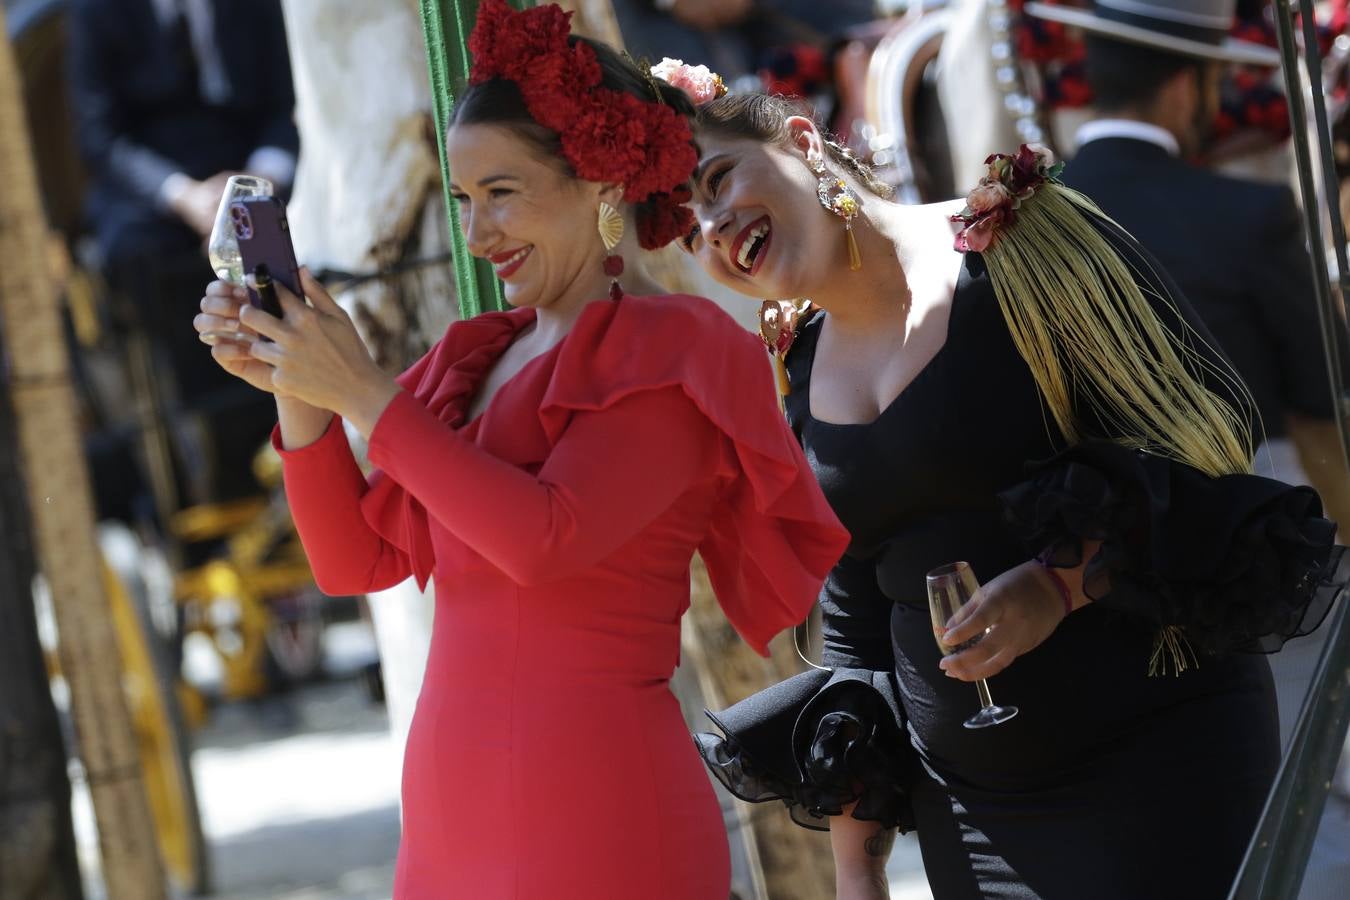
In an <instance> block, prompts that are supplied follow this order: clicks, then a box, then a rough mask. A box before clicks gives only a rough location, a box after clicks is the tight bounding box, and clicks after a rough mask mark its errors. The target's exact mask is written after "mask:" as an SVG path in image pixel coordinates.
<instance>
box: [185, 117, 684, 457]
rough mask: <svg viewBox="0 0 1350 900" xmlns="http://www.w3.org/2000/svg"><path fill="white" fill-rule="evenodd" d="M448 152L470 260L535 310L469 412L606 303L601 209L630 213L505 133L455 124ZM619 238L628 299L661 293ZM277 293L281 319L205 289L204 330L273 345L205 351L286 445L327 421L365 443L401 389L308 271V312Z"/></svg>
mask: <svg viewBox="0 0 1350 900" xmlns="http://www.w3.org/2000/svg"><path fill="white" fill-rule="evenodd" d="M446 152H447V156H448V159H449V162H450V169H451V171H452V172H454V173H455V177H454V180H453V182H452V184H451V186H450V189H451V195H452V197H453V198H454V199H455V201H456V202H457V203H458V204H459V213H460V223H461V227H462V228H463V232H464V237H465V241H466V243H467V245H468V249H469V251H470V252H471V253H472V254H473V255H474V256H477V257H480V258H484V259H488V260H489V261H491V262H492V263H493V266H494V268H495V269H496V270H497V272H498V275H499V277H500V278H501V279H502V281H503V284H504V288H505V295H506V299H507V300H508V301H509V302H510V303H511V304H512V305H513V306H517V307H521V306H528V307H532V308H533V309H535V310H536V313H537V317H536V320H535V322H534V324H533V325H532V326H530V327H528V328H526V329H525V330H524V331H523V332H522V334H521V335H520V337H518V338H517V339H516V341H515V342H514V343H512V345H511V346H510V347H509V348H508V349H507V350H506V352H505V353H504V354H503V355H502V357H501V358H500V359H499V360H498V362H497V364H496V365H495V366H494V367H493V370H492V372H491V373H490V374H489V376H488V378H487V379H486V381H485V383H484V385H483V386H482V388H481V389H480V391H479V393H478V395H477V396H476V397H475V399H474V402H473V404H472V408H471V410H470V415H475V414H476V413H477V412H478V411H481V409H482V408H483V407H485V406H486V405H487V404H488V403H489V402H490V401H491V399H492V397H493V395H494V394H495V392H496V390H497V388H498V387H500V386H501V384H502V383H504V382H505V381H507V380H509V379H510V378H511V376H512V375H514V374H515V373H516V372H518V371H519V370H520V369H521V368H522V367H523V366H524V365H525V364H527V363H528V362H529V361H530V360H531V359H533V358H534V357H536V356H538V355H540V354H541V353H544V352H546V351H547V350H549V349H550V348H551V347H553V346H554V345H555V344H556V343H558V341H560V340H562V339H563V337H564V336H566V334H567V332H568V331H569V330H570V329H571V327H572V325H573V323H575V321H576V319H577V317H578V316H579V315H580V314H581V311H582V309H583V308H584V307H585V306H586V304H588V303H590V302H592V301H594V300H605V299H606V298H607V297H608V293H609V283H610V279H609V277H608V276H607V275H605V273H604V270H603V265H602V264H603V260H604V256H605V249H604V245H603V244H602V243H601V241H600V237H599V234H598V232H597V230H596V222H597V216H598V210H599V205H600V202H601V201H605V202H608V203H610V204H611V205H613V206H615V207H616V208H618V209H620V210H625V211H626V207H625V206H624V204H623V203H622V195H623V189H622V186H621V185H614V184H597V183H594V182H588V181H582V180H580V179H577V178H574V177H571V176H570V175H569V174H568V173H567V172H566V170H565V167H564V165H563V163H562V162H561V161H560V160H558V159H554V158H552V157H549V156H547V155H545V154H543V153H541V152H540V151H539V150H537V149H536V148H535V147H534V146H532V145H531V144H529V143H528V142H526V141H524V140H522V139H521V138H520V137H518V136H517V135H516V134H515V133H513V132H511V131H509V130H507V129H504V128H500V127H497V126H491V125H464V126H457V127H454V128H452V129H450V131H449V133H448V135H447V141H446ZM625 231H626V236H625V239H624V241H623V243H621V244H620V245H619V247H618V248H616V250H615V251H614V252H616V253H620V254H623V255H624V257H625V259H626V260H627V261H628V264H627V270H628V271H627V274H626V275H625V276H624V277H623V278H622V279H621V283H622V284H623V286H624V288H625V290H626V291H629V292H631V293H642V294H650V293H658V292H659V289H658V288H657V287H656V286H655V285H654V284H652V283H651V282H650V281H649V280H648V279H647V278H646V276H645V275H644V274H643V272H642V271H641V267H640V266H638V265H635V262H634V261H635V259H636V257H637V256H638V247H637V241H636V238H635V237H634V236H633V229H632V228H631V227H629V228H627V229H626V230H625ZM277 287H278V294H279V295H280V298H281V302H282V309H283V312H284V314H285V315H284V318H282V319H276V318H274V317H272V316H269V315H267V314H266V313H264V312H261V311H259V310H256V309H254V308H252V307H250V306H249V305H248V304H247V302H246V295H245V292H244V290H243V289H242V288H238V287H236V286H234V285H231V284H229V283H227V282H222V281H215V282H212V283H211V284H210V285H208V287H207V289H206V296H205V297H203V298H202V303H201V313H200V314H199V315H198V316H197V317H196V318H195V319H194V321H193V325H194V327H195V328H196V329H197V331H198V332H199V333H203V332H207V331H213V330H216V331H240V332H242V333H244V334H245V335H251V334H261V335H264V336H266V337H268V338H270V339H271V341H220V342H218V343H216V344H215V345H214V346H213V347H212V349H211V353H212V355H213V356H214V357H215V359H216V361H217V362H218V363H219V364H220V365H221V366H222V367H224V368H225V369H226V370H227V371H229V372H231V373H232V374H234V375H236V376H238V377H240V378H242V379H243V380H245V381H247V382H248V383H249V384H251V385H253V386H254V387H257V388H259V389H260V390H265V391H268V392H270V393H272V394H274V395H275V396H276V398H277V408H278V414H279V418H280V423H281V435H282V441H283V444H284V445H285V446H286V447H287V448H297V447H303V446H305V445H307V444H310V443H313V441H315V440H317V439H318V437H319V436H321V435H322V434H323V432H324V430H325V429H326V428H327V427H328V424H329V422H330V421H331V418H332V415H333V414H334V413H336V414H337V415H339V416H341V417H342V418H343V419H345V420H346V421H348V422H350V423H351V424H352V425H353V426H354V427H355V428H356V429H357V430H358V431H359V432H360V433H361V434H362V435H364V436H366V437H367V438H369V436H370V434H371V432H372V431H373V430H374V427H375V423H376V422H378V421H379V418H380V415H381V414H382V413H383V412H384V410H385V408H386V407H387V406H388V405H389V403H390V402H391V401H392V400H393V398H394V397H395V396H397V394H398V392H399V390H400V388H399V387H398V385H397V384H396V383H395V381H394V379H393V378H392V377H391V376H390V375H389V374H388V373H386V372H384V371H383V370H381V369H380V368H379V367H378V366H377V365H375V363H374V361H373V360H372V359H371V358H370V354H369V353H368V352H367V351H366V349H365V347H364V345H363V344H362V343H361V340H360V337H359V335H358V334H357V331H356V328H355V326H354V325H353V324H352V322H351V319H350V317H349V316H348V315H347V314H346V313H345V312H344V311H343V310H342V308H341V307H340V306H338V304H337V303H336V302H335V301H334V300H333V299H332V297H330V296H329V295H328V293H327V292H326V291H324V289H323V288H322V286H320V285H319V284H318V282H316V281H314V280H313V279H312V278H310V277H309V275H308V272H304V273H302V284H301V288H302V290H303V291H304V294H305V296H306V298H307V299H308V301H309V303H308V304H306V303H305V302H303V301H301V300H300V299H298V298H296V297H295V296H294V295H292V294H291V293H290V292H288V291H286V290H285V289H284V288H282V287H281V286H280V285H278V286H277Z"/></svg>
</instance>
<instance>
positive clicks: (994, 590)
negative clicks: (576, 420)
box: [686, 95, 1334, 900]
mask: <svg viewBox="0 0 1350 900" xmlns="http://www.w3.org/2000/svg"><path fill="white" fill-rule="evenodd" d="M700 118H701V122H700V125H699V128H698V140H699V143H700V146H701V150H702V163H701V164H700V167H699V169H698V171H697V173H696V176H695V177H696V182H695V185H694V206H695V210H696V213H697V218H698V223H699V228H698V230H697V231H696V232H695V233H694V234H691V235H690V236H689V238H688V239H687V241H686V246H687V249H689V250H690V251H691V252H692V253H694V254H695V255H696V256H697V258H698V260H699V261H700V262H701V263H702V264H703V266H704V267H705V268H706V269H707V270H708V271H709V272H710V273H711V274H712V275H713V276H714V277H716V278H717V279H718V280H720V281H721V282H722V283H724V284H726V285H727V286H729V287H731V288H733V289H735V290H738V291H740V292H742V293H745V294H749V295H751V296H757V297H761V298H765V297H767V298H770V299H771V300H787V299H788V298H800V297H809V298H810V299H811V301H812V304H813V306H812V307H811V308H810V309H808V310H807V311H805V312H803V313H801V315H800V316H798V315H797V311H798V309H799V306H800V304H794V303H788V302H781V303H766V325H767V326H768V327H767V331H766V340H771V341H772V342H773V343H774V344H775V345H776V349H778V350H780V351H784V352H783V357H784V362H785V369H786V371H785V373H784V374H785V376H786V377H785V382H786V384H785V385H784V386H785V388H786V399H785V403H786V409H787V415H788V418H789V420H790V422H791V425H792V427H793V429H794V430H795V432H796V434H797V436H798V438H799V439H800V440H801V442H802V444H803V446H804V447H805V450H806V454H807V458H808V460H809V461H810V463H811V465H812V467H813V469H814V471H815V474H816V476H817V477H818V478H819V480H820V482H821V484H822V486H823V487H824V489H825V492H826V495H827V497H828V498H829V500H830V502H831V504H832V505H833V506H834V509H835V511H836V513H838V515H839V517H840V519H841V520H842V521H843V523H844V524H845V525H846V526H847V527H848V529H849V530H850V532H851V535H852V544H851V546H850V547H849V549H848V552H847V553H846V555H845V556H844V557H843V558H842V559H841V560H840V562H839V564H838V566H837V567H836V568H835V569H834V571H833V573H832V574H831V576H830V578H829V580H828V582H827V584H826V586H825V589H824V591H823V594H822V598H821V606H822V612H823V630H824V648H825V649H824V658H823V663H824V665H825V666H826V667H828V670H816V671H812V672H808V673H806V674H804V675H802V676H799V677H798V678H796V679H792V680H789V681H787V682H784V683H782V684H780V685H778V686H776V687H774V688H771V689H770V690H768V691H765V692H762V693H760V694H757V695H755V696H754V697H751V698H749V699H748V700H746V701H744V702H742V703H740V704H738V705H736V706H735V707H732V708H731V709H729V710H725V711H723V712H721V713H717V714H712V715H713V719H714V721H715V722H716V723H717V724H718V726H719V727H720V730H721V731H722V734H721V735H710V734H704V735H699V736H698V738H697V739H698V742H699V745H700V749H701V750H702V752H703V754H704V757H705V759H706V760H707V761H708V763H709V765H710V766H711V767H712V769H713V771H714V773H715V774H717V776H718V777H719V778H721V779H722V781H723V782H724V783H726V784H727V785H728V787H730V788H731V789H732V790H733V791H734V792H735V793H737V794H738V795H740V796H742V797H743V798H745V799H749V800H765V799H771V798H779V799H782V800H784V801H785V802H786V803H787V804H788V806H789V808H790V809H791V811H792V814H793V816H794V818H795V819H796V820H797V821H798V822H800V823H802V824H805V825H808V826H811V827H828V828H829V829H830V831H831V841H832V844H833V847H834V851H835V860H836V868H837V886H838V896H839V897H840V898H849V900H875V898H884V897H886V896H887V894H886V883H885V875H884V864H885V860H886V856H887V854H888V851H889V848H890V844H891V838H892V837H893V834H894V831H893V829H894V828H895V827H897V826H899V827H901V828H902V829H904V828H909V827H916V828H917V830H918V833H919V839H920V843H921V846H922V850H923V856H924V862H925V867H926V869H927V872H928V878H929V881H930V884H931V885H932V888H933V891H934V894H935V896H936V897H937V898H938V900H953V898H976V897H1009V898H1013V897H1016V898H1030V897H1038V898H1064V900H1083V898H1089V897H1090V898H1094V900H1100V898H1119V900H1140V898H1154V900H1156V898H1178V900H1181V898H1184V900H1203V898H1221V897H1225V896H1227V892H1228V888H1229V885H1230V883H1231V881H1232V878H1233V876H1234V874H1235V872H1236V870H1237V868H1238V866H1239V864H1240V862H1241V859H1242V856H1243V853H1244V850H1245V848H1246V845H1247V841H1248V839H1249V837H1250V835H1251V833H1252V830H1253V827H1254V825H1255V822H1256V820H1257V817H1258V816H1259V814H1260V811H1261V808H1262V804H1263V801H1264V799H1265V795H1266V792H1267V790H1268V788H1269V786H1270V784H1271V781H1272V779H1273V776H1274V773H1275V769H1276V766H1277V764H1278V761H1279V741H1278V735H1277V721H1276V709H1275V699H1274V694H1273V691H1272V687H1271V679H1270V671H1269V667H1268V666H1267V663H1266V661H1265V659H1264V657H1262V656H1261V655H1259V654H1254V653H1243V652H1236V651H1239V650H1252V649H1264V650H1271V649H1274V648H1275V647H1277V646H1278V645H1279V643H1280V642H1281V640H1282V639H1283V638H1287V637H1289V636H1291V635H1293V634H1297V633H1303V632H1305V631H1306V630H1309V629H1311V628H1312V627H1315V626H1316V624H1317V623H1319V622H1320V621H1321V616H1322V615H1323V614H1324V613H1325V610H1326V607H1327V606H1328V605H1329V603H1330V602H1331V600H1330V598H1331V597H1332V596H1333V594H1334V590H1333V589H1332V588H1331V587H1330V584H1329V579H1328V577H1327V573H1328V572H1329V571H1330V567H1331V564H1332V562H1333V560H1332V556H1331V554H1332V551H1331V546H1330V545H1331V540H1332V534H1333V530H1334V526H1333V525H1332V524H1331V523H1329V522H1327V521H1326V520H1325V519H1323V518H1321V506H1320V503H1319V501H1318V499H1317V497H1316V495H1315V494H1314V493H1313V492H1312V491H1311V490H1310V489H1307V488H1290V487H1288V486H1286V485H1284V484H1281V483H1279V482H1273V481H1268V480H1265V479H1259V478H1256V477H1255V476H1252V475H1250V474H1248V473H1249V472H1250V468H1249V459H1250V447H1251V444H1252V438H1253V433H1252V432H1253V431H1254V430H1255V429H1256V428H1259V423H1253V422H1251V421H1250V419H1249V415H1250V413H1249V412H1248V409H1249V407H1248V405H1247V398H1246V392H1245V389H1243V388H1242V386H1241V384H1240V383H1239V382H1238V380H1237V378H1236V376H1235V375H1233V374H1232V370H1231V367H1230V366H1229V365H1228V364H1227V362H1226V361H1225V360H1224V359H1223V358H1222V357H1221V356H1220V355H1219V354H1218V353H1217V352H1215V351H1214V350H1213V349H1212V346H1211V342H1210V341H1209V340H1208V338H1207V335H1206V332H1205V330H1204V327H1203V325H1202V324H1200V322H1199V321H1198V320H1197V319H1196V318H1195V317H1194V315H1193V313H1192V312H1191V310H1190V308H1189V306H1188V305H1187V304H1186V303H1185V301H1184V300H1183V299H1182V298H1181V297H1180V295H1179V293H1178V292H1177V291H1176V290H1175V288H1174V287H1173V286H1172V285H1171V284H1170V283H1169V282H1168V280H1167V279H1166V277H1165V276H1164V275H1162V274H1161V273H1160V272H1159V271H1158V270H1157V267H1156V266H1154V265H1153V263H1152V261H1151V260H1150V258H1149V257H1148V256H1147V254H1146V253H1145V252H1144V251H1143V250H1142V249H1141V248H1140V247H1139V246H1138V245H1137V244H1136V243H1135V242H1134V241H1133V240H1132V239H1131V238H1129V237H1128V235H1126V234H1124V233H1123V232H1122V231H1120V230H1119V229H1118V228H1116V227H1115V226H1114V225H1113V224H1112V223H1110V222H1109V221H1107V220H1106V219H1105V218H1104V217H1102V216H1101V215H1100V213H1099V212H1097V211H1095V207H1092V206H1091V204H1090V203H1089V202H1088V201H1086V200H1085V199H1084V198H1082V197H1081V195H1077V194H1074V193H1073V192H1071V191H1068V190H1067V189H1065V188H1063V187H1062V186H1059V185H1058V184H1057V182H1056V181H1055V180H1054V177H1053V176H1054V175H1055V174H1057V170H1056V169H1051V168H1048V160H1047V159H1045V158H1044V157H1042V156H1038V155H1037V154H1036V153H1035V152H1033V150H1028V149H1026V148H1024V149H1023V151H1022V152H1021V153H1019V154H1018V155H1017V156H1016V157H1013V158H1006V157H1005V158H1002V159H1000V160H991V162H992V163H993V164H992V166H991V170H990V176H989V177H988V178H987V179H985V180H984V181H982V183H981V186H980V189H979V190H977V191H976V192H975V193H973V194H972V195H971V198H970V205H969V206H967V207H965V208H964V209H963V207H962V204H961V203H960V202H957V203H950V204H933V205H926V206H917V207H915V206H901V205H898V204H895V203H893V202H890V201H889V200H887V199H886V196H885V192H884V188H882V187H881V186H879V185H877V184H876V183H875V182H874V181H873V180H872V179H871V177H870V173H868V172H867V171H866V170H865V168H863V167H862V166H860V165H859V164H858V163H857V162H856V161H855V160H853V159H851V158H850V157H849V156H848V155H847V154H846V153H845V152H844V151H842V150H841V149H840V148H838V147H837V146H835V145H833V144H831V143H830V142H828V141H827V140H826V139H824V138H823V137H822V136H821V134H820V132H819V130H818V129H817V128H816V126H815V125H814V124H813V123H812V122H811V121H810V120H809V119H807V118H804V117H802V116H800V115H798V114H797V110H796V109H795V108H794V107H792V106H791V105H790V104H789V103H788V102H787V101H784V100H782V99H781V98H771V97H764V96H758V95H732V96H730V97H725V98H722V99H719V100H717V101H715V102H713V103H710V104H707V105H705V106H704V107H703V108H702V109H701V111H700ZM963 214H964V218H962V216H963ZM954 216H955V217H957V219H958V220H959V221H957V222H956V223H955V224H953V222H952V218H953V217H954ZM960 226H968V227H966V228H963V229H961V230H960V234H959V237H958V228H959V227H960ZM1197 227H1201V223H1198V224H1197ZM954 239H956V240H957V241H958V242H959V243H960V245H961V247H962V248H963V249H965V250H966V251H967V252H964V253H962V254H961V255H958V254H955V253H953V252H952V246H953V241H954ZM981 250H982V251H983V252H979V251H981ZM789 347H790V349H789ZM956 560H966V561H968V562H969V563H970V564H971V566H972V567H973V568H974V571H975V573H976V575H977V576H978V577H979V578H981V579H982V580H983V583H984V586H983V589H982V590H981V591H980V593H979V594H978V595H977V597H976V600H975V601H973V602H972V603H970V604H968V605H967V607H966V608H965V609H964V610H963V611H962V614H959V615H958V616H957V617H956V619H955V620H953V622H955V621H956V620H960V619H963V617H964V621H963V622H960V623H959V624H957V627H955V628H951V629H950V630H948V631H947V632H946V634H945V636H944V639H945V640H946V641H947V643H949V644H951V645H958V644H961V643H962V642H963V641H967V640H969V639H971V638H974V637H977V636H979V635H980V634H981V632H984V635H983V638H982V639H981V640H980V641H979V642H978V643H976V644H974V646H970V647H969V648H968V649H965V650H964V651H963V652H960V653H957V654H955V655H952V656H948V657H946V658H944V657H943V656H942V655H941V653H940V651H939V649H938V646H937V644H936V642H935V641H934V629H933V626H932V625H931V624H930V619H929V612H928V609H927V605H926V598H925V589H924V583H925V582H924V576H925V573H927V572H928V571H929V570H931V569H933V568H935V567H937V566H940V565H943V564H946V563H950V562H953V561H956ZM950 624H952V623H949V625H950ZM980 677H990V678H992V690H993V694H994V697H995V699H996V700H998V701H1001V702H1005V703H1009V704H1013V705H1016V706H1017V707H1019V708H1020V714H1019V715H1017V716H1016V717H1015V718H1013V719H1012V720H1011V721H1008V722H1006V723H1004V724H1000V725H997V726H994V727H990V728H985V729H982V730H978V731H973V730H968V729H966V728H963V727H962V723H963V722H964V721H965V720H966V719H967V718H968V717H969V716H970V715H971V714H972V713H973V712H974V711H975V710H976V709H977V708H978V700H977V695H976V690H975V687H974V686H973V685H972V684H971V683H970V682H971V681H973V680H975V679H977V678H980Z"/></svg>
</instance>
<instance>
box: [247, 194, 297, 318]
mask: <svg viewBox="0 0 1350 900" xmlns="http://www.w3.org/2000/svg"><path fill="white" fill-rule="evenodd" d="M230 215H231V217H232V218H233V220H234V233H235V236H236V237H237V238H238V240H239V256H240V258H241V260H242V262H243V266H244V274H245V275H249V274H252V272H253V270H254V269H256V268H257V267H258V264H259V263H262V264H264V265H266V266H267V268H268V270H269V271H270V272H271V273H272V280H273V281H275V282H277V283H278V284H283V285H285V286H286V287H287V288H288V289H289V290H290V292H291V293H293V294H295V295H296V296H297V297H298V296H302V294H301V293H300V267H299V266H298V265H297V264H296V262H295V248H294V247H293V246H292V245H291V227H290V224H289V223H288V222H287V221H286V206H285V204H283V203H282V202H281V201H280V200H278V199H277V198H275V197H244V198H243V199H240V200H236V201H234V202H233V203H232V204H231V205H230ZM248 299H249V302H250V303H252V304H253V305H254V306H256V307H258V308H259V309H262V310H264V311H265V312H269V313H271V314H272V315H274V316H277V317H278V318H280V317H281V307H280V306H279V305H277V306H276V307H275V308H272V309H269V308H268V306H269V305H270V304H264V303H263V301H262V298H260V297H259V296H258V293H257V291H255V290H253V289H252V288H250V289H249V292H248Z"/></svg>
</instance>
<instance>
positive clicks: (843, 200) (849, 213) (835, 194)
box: [809, 159, 862, 272]
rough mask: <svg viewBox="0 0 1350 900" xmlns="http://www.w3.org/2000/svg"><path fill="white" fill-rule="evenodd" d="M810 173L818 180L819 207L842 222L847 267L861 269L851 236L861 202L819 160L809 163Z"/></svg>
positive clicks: (853, 239)
mask: <svg viewBox="0 0 1350 900" xmlns="http://www.w3.org/2000/svg"><path fill="white" fill-rule="evenodd" d="M809 165H810V166H811V171H812V172H813V173H815V176H816V178H818V179H820V180H819V183H818V184H817V185H816V197H817V199H819V200H820V205H821V206H823V207H825V208H826V209H827V210H829V211H830V212H832V213H834V214H835V215H836V216H838V217H839V218H841V219H843V220H844V237H845V240H847V241H848V267H849V268H850V269H852V270H853V271H855V272H856V271H858V270H859V269H861V268H862V254H860V253H859V252H858V241H857V239H856V238H855V237H854V236H853V220H854V219H856V218H857V217H858V211H859V210H861V209H862V201H860V200H859V199H858V195H857V194H855V193H853V190H852V188H850V187H849V186H848V182H847V181H845V180H844V179H842V178H839V177H838V176H836V175H834V174H832V173H831V172H830V170H829V169H827V168H825V163H824V162H822V161H821V160H819V159H813V160H811V161H810V162H809Z"/></svg>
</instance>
